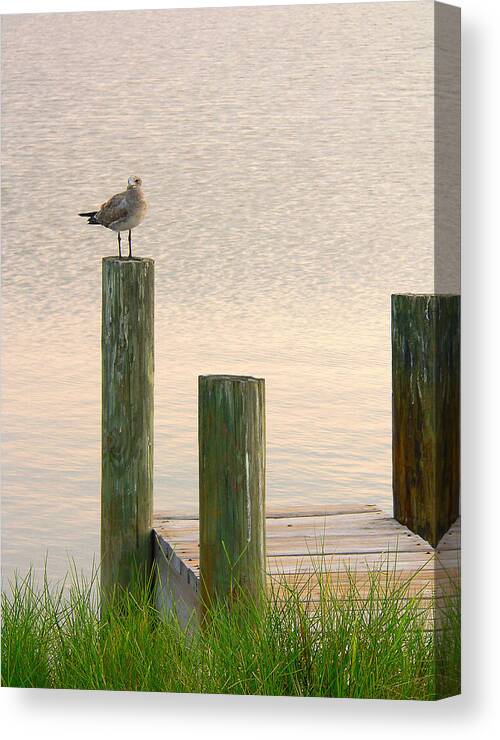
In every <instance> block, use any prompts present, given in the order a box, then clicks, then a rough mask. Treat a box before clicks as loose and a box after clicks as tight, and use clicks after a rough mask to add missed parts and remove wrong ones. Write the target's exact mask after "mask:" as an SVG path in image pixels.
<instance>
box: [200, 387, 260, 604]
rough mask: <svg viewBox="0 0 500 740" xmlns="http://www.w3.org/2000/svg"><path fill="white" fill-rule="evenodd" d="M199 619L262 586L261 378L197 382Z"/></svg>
mask: <svg viewBox="0 0 500 740" xmlns="http://www.w3.org/2000/svg"><path fill="white" fill-rule="evenodd" d="M198 390H199V396H198V401H199V406H198V413H199V428H198V429H199V432H198V433H199V473H200V474H199V492H200V583H201V609H202V614H204V613H206V610H207V609H208V608H209V607H210V606H211V605H212V604H213V603H214V602H215V601H218V600H220V599H225V600H229V601H230V600H231V599H232V598H234V597H235V596H236V595H237V594H238V593H241V592H242V591H243V592H245V593H246V594H248V595H249V596H250V598H251V599H253V600H255V601H258V599H259V597H260V596H261V594H262V593H263V590H264V588H265V565H266V563H265V400H264V397H265V396H264V380H263V379H261V378H252V377H245V376H231V375H206V376H200V377H199V386H198Z"/></svg>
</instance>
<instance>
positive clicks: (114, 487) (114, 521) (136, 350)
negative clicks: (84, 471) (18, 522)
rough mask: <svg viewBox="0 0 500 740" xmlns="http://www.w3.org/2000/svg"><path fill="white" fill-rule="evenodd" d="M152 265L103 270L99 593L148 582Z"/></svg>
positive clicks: (131, 263)
mask: <svg viewBox="0 0 500 740" xmlns="http://www.w3.org/2000/svg"><path fill="white" fill-rule="evenodd" d="M153 318H154V261H153V260H152V259H133V260H128V259H118V258H117V257H105V258H104V259H103V269H102V337H101V340H102V483H101V586H102V590H103V593H104V594H107V593H111V592H112V591H113V590H114V588H115V587H116V586H121V587H125V588H126V587H127V586H129V585H130V582H131V579H132V577H133V575H134V573H135V574H138V575H140V574H141V572H143V573H144V574H145V575H149V572H150V568H151V565H152V556H153V543H152V515H153V369H154V368H153V344H154V336H153Z"/></svg>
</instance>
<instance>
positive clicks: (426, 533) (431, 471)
mask: <svg viewBox="0 0 500 740" xmlns="http://www.w3.org/2000/svg"><path fill="white" fill-rule="evenodd" d="M392 414H393V415H392V419H393V445H392V454H393V499H394V517H395V518H396V519H397V520H398V521H399V522H401V523H402V524H405V525H406V526H407V527H409V528H410V529H411V530H412V531H413V532H416V533H417V534H420V535H421V536H422V537H423V538H424V539H426V540H427V541H428V542H429V543H430V544H431V545H433V546H435V545H437V543H438V542H439V540H440V539H441V537H442V536H443V535H444V533H445V532H447V530H448V529H449V528H450V526H451V525H452V524H453V522H454V521H455V520H456V518H457V517H458V512H459V486H460V297H459V296H453V295H393V296H392Z"/></svg>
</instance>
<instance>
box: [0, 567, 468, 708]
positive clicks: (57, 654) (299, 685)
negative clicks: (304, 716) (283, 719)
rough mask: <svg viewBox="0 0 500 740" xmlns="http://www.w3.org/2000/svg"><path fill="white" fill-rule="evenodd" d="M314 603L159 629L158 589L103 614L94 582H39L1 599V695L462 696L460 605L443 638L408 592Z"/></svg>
mask: <svg viewBox="0 0 500 740" xmlns="http://www.w3.org/2000/svg"><path fill="white" fill-rule="evenodd" d="M317 579H318V581H319V583H320V586H321V588H320V598H319V601H318V602H317V603H315V604H310V607H311V608H310V609H309V610H306V609H305V607H304V603H305V602H306V601H307V599H308V594H309V596H310V594H311V592H310V591H309V592H307V590H306V591H305V590H304V588H299V587H298V586H297V587H293V586H292V587H290V588H287V589H286V590H285V592H284V593H283V592H280V593H278V591H277V589H274V590H273V589H271V593H270V594H268V596H267V599H266V601H265V603H264V604H263V605H261V606H260V607H257V606H256V605H255V604H252V603H248V602H246V601H245V599H244V598H243V597H240V598H239V599H238V601H237V604H236V605H234V606H233V608H232V609H231V610H228V609H226V608H224V607H223V606H219V607H217V608H215V609H213V610H212V612H211V618H210V622H209V623H208V624H207V625H206V627H205V629H203V630H201V631H200V630H193V629H186V630H183V629H182V628H181V627H180V626H179V624H178V622H177V621H176V619H175V618H174V617H173V616H170V617H168V618H165V617H163V618H161V619H160V618H159V615H158V612H157V611H156V610H155V608H154V606H153V603H152V600H151V598H150V589H148V588H147V587H142V588H141V587H140V586H136V587H133V588H132V589H131V590H130V592H126V593H120V594H119V595H118V597H117V598H116V599H115V600H114V601H112V602H111V603H110V604H109V605H108V607H107V608H106V609H105V610H103V613H102V615H101V614H100V607H99V599H98V593H97V587H96V583H97V581H96V578H95V577H94V578H93V579H91V580H90V581H89V582H85V581H82V580H81V579H78V578H76V577H75V576H74V574H73V577H72V582H71V586H70V587H69V589H68V588H65V587H60V588H59V589H58V590H54V589H53V588H52V589H51V588H50V587H49V585H48V583H47V580H45V582H44V583H43V584H41V585H40V586H36V585H35V582H34V578H33V576H32V574H31V573H28V575H27V576H26V577H25V578H24V579H19V578H18V579H17V580H16V581H15V582H14V583H12V584H11V593H10V594H9V595H7V594H6V593H4V594H2V685H3V686H17V687H51V688H68V689H106V690H117V691H120V690H129V691H130V690H132V691H169V692H204V693H228V694H265V695H274V696H276V695H286V696H325V697H362V698H378V699H381V698H382V699H422V700H431V699H436V698H440V697H443V696H449V695H453V694H455V693H458V692H459V691H460V602H459V598H458V595H455V597H454V598H450V599H449V600H448V603H447V606H446V609H445V616H444V619H443V624H442V630H440V631H439V632H436V633H433V632H432V631H429V629H428V620H427V616H428V615H427V611H428V608H429V606H428V604H427V602H424V600H423V599H421V598H420V597H415V598H410V597H409V585H410V584H409V583H405V584H397V583H396V582H395V581H394V580H393V579H391V578H387V579H386V581H385V585H384V586H383V587H381V585H380V583H381V580H383V579H380V578H373V581H372V585H371V587H370V589H369V593H368V597H366V596H365V597H364V598H362V597H361V594H360V593H359V591H358V589H357V588H356V584H355V582H354V580H353V581H352V583H351V587H350V588H349V589H348V592H347V594H343V596H342V598H340V596H339V593H338V592H337V590H336V588H335V587H334V586H331V584H330V583H329V582H328V581H327V580H326V579H324V578H323V576H322V574H321V573H318V574H317Z"/></svg>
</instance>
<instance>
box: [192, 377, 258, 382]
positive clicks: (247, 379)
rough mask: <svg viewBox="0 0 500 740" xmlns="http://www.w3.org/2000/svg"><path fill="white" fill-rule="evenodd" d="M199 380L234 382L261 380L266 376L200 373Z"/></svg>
mask: <svg viewBox="0 0 500 740" xmlns="http://www.w3.org/2000/svg"><path fill="white" fill-rule="evenodd" d="M198 378H199V380H202V379H203V380H228V381H230V382H234V383H238V382H240V383H244V382H252V381H255V382H257V383H258V382H260V381H262V380H264V378H255V377H254V376H253V375H198Z"/></svg>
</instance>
